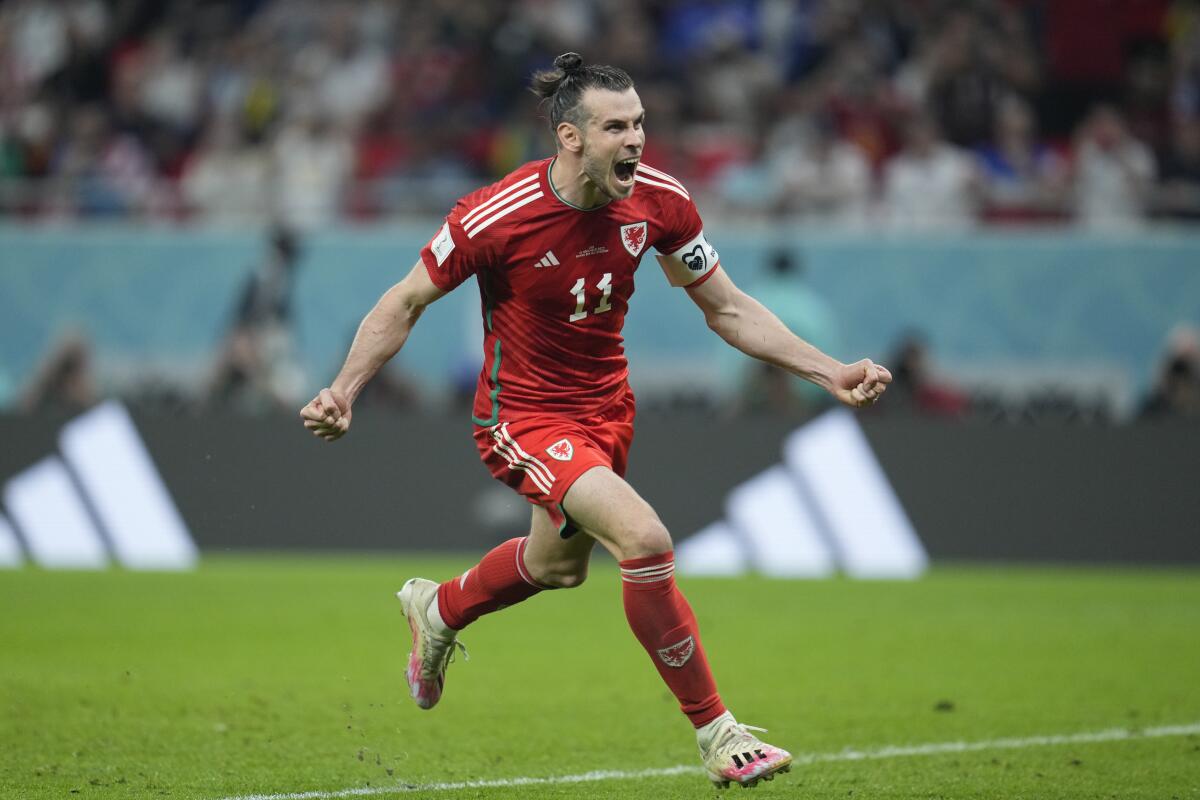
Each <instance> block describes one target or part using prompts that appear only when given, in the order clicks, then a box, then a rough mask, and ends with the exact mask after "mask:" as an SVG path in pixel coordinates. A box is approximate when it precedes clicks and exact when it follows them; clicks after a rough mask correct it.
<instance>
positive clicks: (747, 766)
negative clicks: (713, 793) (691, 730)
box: [696, 711, 792, 789]
mask: <svg viewBox="0 0 1200 800" xmlns="http://www.w3.org/2000/svg"><path fill="white" fill-rule="evenodd" d="M750 731H762V732H763V733H766V729H764V728H756V727H754V726H753V725H741V724H739V723H738V721H737V720H735V719H734V718H733V715H732V714H730V713H729V712H728V711H726V712H725V713H724V714H722V715H721V716H719V717H717V718H716V719H715V720H713V721H712V722H710V723H709V724H708V725H705V726H703V727H702V728H700V729H699V730H698V731H696V741H697V744H698V745H699V746H700V758H701V759H703V761H704V769H705V770H707V772H708V779H709V780H710V781H712V782H713V785H714V786H716V787H717V788H718V789H725V788H727V787H728V786H729V784H730V782H733V783H736V784H738V785H739V786H741V787H743V788H749V787H751V786H754V785H756V784H757V783H758V782H759V781H770V780H774V779H775V776H776V775H778V774H780V773H783V772H787V771H789V770H790V769H791V768H792V754H791V753H789V752H788V751H786V750H781V749H779V748H778V747H775V746H773V745H769V744H767V743H766V742H763V741H760V740H759V739H758V737H756V736H755V735H754V734H752V733H750Z"/></svg>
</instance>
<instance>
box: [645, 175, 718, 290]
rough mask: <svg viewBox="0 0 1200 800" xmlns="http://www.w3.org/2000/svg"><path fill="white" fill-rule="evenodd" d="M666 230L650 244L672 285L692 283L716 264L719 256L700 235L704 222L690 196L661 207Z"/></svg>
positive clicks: (702, 234)
mask: <svg viewBox="0 0 1200 800" xmlns="http://www.w3.org/2000/svg"><path fill="white" fill-rule="evenodd" d="M663 222H664V226H665V227H666V231H665V233H664V235H663V237H662V238H661V239H659V241H658V242H657V243H655V245H654V248H655V249H656V250H658V252H659V253H660V255H659V256H657V258H658V263H659V265H660V266H661V267H662V270H663V272H664V273H665V274H666V276H667V280H668V281H669V282H670V284H671V285H672V286H692V285H693V284H695V283H696V282H697V281H702V280H704V279H705V278H707V277H708V276H709V275H710V274H712V271H713V270H715V269H716V268H717V264H718V262H719V261H720V256H718V255H717V251H716V248H714V247H713V246H712V245H711V244H709V242H708V239H707V238H705V236H704V223H703V222H701V220H700V212H699V211H698V210H697V209H696V204H695V203H694V202H693V201H692V199H691V198H690V197H685V198H682V199H680V200H678V201H677V202H672V203H671V204H670V207H669V208H664V214H663Z"/></svg>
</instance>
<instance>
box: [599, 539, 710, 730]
mask: <svg viewBox="0 0 1200 800" xmlns="http://www.w3.org/2000/svg"><path fill="white" fill-rule="evenodd" d="M674 572H675V557H674V554H673V553H671V552H666V553H662V554H660V555H656V556H647V557H646V558H631V559H629V560H628V561H622V562H621V583H622V586H623V587H624V591H623V592H622V594H623V598H624V601H625V618H626V619H628V620H629V627H630V628H633V634H634V636H636V637H637V638H638V641H639V642H641V643H642V647H644V648H646V652H647V653H649V654H650V658H651V659H652V660H653V661H654V666H655V667H657V668H658V674H659V675H661V676H662V679H663V680H664V681H665V682H666V684H667V686H668V687H669V688H670V689H671V693H672V694H674V695H675V697H676V698H677V699H678V700H679V707H680V709H681V710H682V711H683V713H684V714H687V715H688V719H690V720H691V721H692V724H693V725H695V726H696V727H697V728H699V727H700V726H701V725H705V724H707V723H709V722H712V721H713V720H714V719H716V718H717V717H719V716H721V715H722V714H724V713H725V704H724V703H722V702H721V696H720V695H719V694H717V683H716V681H714V680H713V676H712V671H711V670H709V668H708V659H707V658H705V656H704V648H703V647H701V646H700V629H699V626H697V625H696V615H695V614H693V613H692V607H691V606H689V605H688V601H687V599H686V598H684V596H683V592H681V591H679V589H678V587H676V586H675V577H674Z"/></svg>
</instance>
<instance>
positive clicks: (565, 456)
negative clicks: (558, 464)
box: [546, 439, 575, 461]
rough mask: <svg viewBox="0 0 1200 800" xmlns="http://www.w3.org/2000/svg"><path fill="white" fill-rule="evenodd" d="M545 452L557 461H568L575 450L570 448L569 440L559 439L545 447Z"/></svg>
mask: <svg viewBox="0 0 1200 800" xmlns="http://www.w3.org/2000/svg"><path fill="white" fill-rule="evenodd" d="M546 452H547V453H549V454H550V457H551V458H555V459H558V460H559V461H570V460H571V457H572V456H574V455H575V448H574V447H572V446H571V442H570V440H568V439H559V440H558V441H557V442H555V443H554V444H552V445H550V446H549V447H547V448H546Z"/></svg>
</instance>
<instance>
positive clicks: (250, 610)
mask: <svg viewBox="0 0 1200 800" xmlns="http://www.w3.org/2000/svg"><path fill="white" fill-rule="evenodd" d="M468 563H469V561H468V560H467V559H428V558H402V557H391V556H388V557H382V556H381V557H372V558H365V557H345V556H337V557H328V556H312V557H273V556H255V557H231V556H222V557H210V558H207V559H206V560H205V561H204V563H203V565H202V567H201V568H200V569H199V570H198V571H196V572H195V573H191V574H183V575H161V574H133V573H128V572H123V571H110V572H103V573H48V572H43V571H39V570H33V569H26V570H22V571H15V572H4V573H0V797H4V798H61V797H71V798H74V797H80V798H86V797H93V798H160V797H174V798H198V799H199V800H216V799H217V798H225V797H231V796H245V795H251V794H263V795H274V794H280V793H303V792H315V793H338V792H342V791H344V790H347V789H353V788H363V789H370V790H380V792H379V793H378V794H373V795H371V796H375V797H383V798H387V797H414V796H420V797H440V798H447V800H453V798H463V797H489V798H492V797H497V798H542V797H564V798H566V797H569V798H580V797H605V798H609V797H611V798H654V799H655V800H667V799H668V798H696V797H713V796H716V795H717V794H718V792H716V790H713V789H711V788H710V787H709V785H708V782H707V781H706V780H705V778H704V777H703V776H702V775H701V774H699V773H698V772H687V773H683V774H676V775H660V776H653V777H645V778H641V779H631V778H624V779H610V780H603V781H595V782H588V783H573V784H572V783H545V784H526V785H511V786H504V785H492V786H479V785H471V786H466V787H462V788H458V789H453V788H445V787H443V788H430V787H429V786H428V784H433V783H448V782H449V783H454V782H476V783H477V782H487V781H496V782H498V781H502V780H504V779H521V778H531V777H533V778H542V777H548V778H552V777H554V776H562V775H571V774H580V773H587V772H590V771H593V770H616V771H622V772H630V771H637V770H642V769H663V768H669V767H674V766H676V765H689V766H691V765H696V766H698V760H697V758H696V753H695V745H694V740H693V737H692V735H691V732H690V729H689V727H688V725H687V724H686V721H685V720H684V719H683V718H682V716H680V715H679V713H678V711H677V710H676V706H675V701H674V699H673V698H671V696H670V695H669V694H668V693H667V692H666V690H665V688H664V687H663V686H662V685H661V684H660V682H659V680H658V677H657V675H656V673H655V672H654V670H653V668H652V667H651V665H650V663H649V662H648V659H647V656H646V654H645V653H644V652H643V651H642V650H641V649H640V647H639V646H638V644H637V642H636V640H635V639H634V638H633V636H632V634H631V633H630V632H629V631H628V629H627V628H626V625H625V621H624V617H623V614H622V612H621V605H620V585H619V580H618V578H617V576H616V572H615V569H614V568H613V566H612V565H611V563H609V562H603V561H598V562H597V564H596V565H595V568H594V570H593V574H592V577H591V579H590V580H589V582H588V583H587V584H586V585H585V586H583V587H582V588H580V589H575V590H571V591H559V592H555V593H552V594H544V595H542V596H539V597H536V598H534V599H533V600H531V601H529V602H527V603H525V604H523V605H521V606H519V607H516V608H513V609H509V610H507V611H505V612H502V613H500V614H497V615H494V616H491V617H485V618H484V619H483V620H481V621H480V622H479V623H478V624H476V625H475V626H473V627H472V628H471V629H470V630H469V631H467V632H466V633H465V634H464V636H463V639H464V641H465V642H466V644H467V646H468V647H469V648H470V650H471V655H472V659H471V661H469V662H465V663H464V662H462V661H461V659H460V661H459V662H458V663H456V664H454V665H453V666H452V667H451V671H450V674H449V677H448V681H447V692H446V696H445V698H444V699H443V701H442V703H441V705H439V706H438V707H437V708H436V709H434V710H433V711H429V712H423V711H420V710H418V709H417V708H416V707H415V706H414V705H412V703H411V702H410V701H409V700H408V698H407V696H406V691H405V687H404V683H403V662H404V655H405V653H406V652H407V650H408V637H407V628H406V626H405V625H404V622H403V619H402V617H401V613H400V604H399V602H397V601H396V600H395V598H394V596H393V595H394V592H395V591H396V590H397V589H399V587H400V585H401V583H402V581H403V580H404V579H405V578H406V577H409V576H411V575H417V574H419V575H424V576H426V577H431V578H438V579H441V578H445V577H448V576H450V575H453V574H455V573H456V572H458V571H460V570H461V569H463V568H465V567H466V566H467V565H468ZM1197 578H1200V574H1198V573H1197V572H1195V571H1132V570H1129V571H1127V570H1098V569H1049V568H1046V569H1029V568H1015V567H1010V568H979V567H971V568H967V567H940V568H938V569H936V570H934V571H933V572H932V573H931V574H930V575H929V576H928V577H927V578H926V579H924V580H921V581H918V582H915V583H863V582H852V581H845V580H833V581H820V582H791V581H773V580H767V579H759V578H753V579H738V580H697V579H686V578H684V579H681V581H680V583H681V585H682V586H683V588H684V590H685V591H686V592H687V594H688V596H689V599H690V600H691V602H692V605H693V606H694V607H695V609H696V612H697V616H698V617H699V619H700V623H701V629H702V631H703V633H704V638H705V643H706V646H707V649H708V653H709V658H710V660H711V662H712V664H713V668H714V670H715V672H716V675H717V680H718V683H719V685H720V687H721V690H722V694H723V696H724V697H725V700H726V702H727V703H728V704H729V705H730V707H731V708H732V709H733V710H734V711H735V713H736V714H737V715H738V717H739V718H740V719H741V720H742V721H744V722H748V723H751V724H757V725H761V726H764V727H768V728H770V729H771V732H770V734H769V735H768V736H766V737H765V738H767V739H768V740H769V741H771V742H773V743H777V744H779V745H781V746H783V747H786V748H787V749H789V750H791V751H792V752H793V753H794V754H797V755H802V754H837V753H840V752H842V751H843V750H844V749H846V748H855V749H864V750H865V749H872V748H880V747H886V746H904V745H914V744H924V743H941V742H953V741H962V742H984V741H990V740H995V739H997V738H999V737H1014V738H1017V739H1020V740H1022V741H1023V742H1024V745H1023V746H1021V747H1019V748H1013V749H996V748H992V747H986V748H984V749H979V750H973V751H966V752H958V753H940V754H938V753H932V754H924V755H912V754H905V752H904V751H895V752H893V754H892V755H890V756H889V755H888V754H887V753H886V752H884V753H880V752H878V751H876V753H875V754H876V755H880V756H884V757H879V758H871V759H863V760H851V759H847V758H845V757H842V756H837V757H835V758H834V759H833V760H817V761H815V762H813V763H809V764H807V765H800V766H798V767H797V768H796V769H795V770H794V771H793V772H792V773H791V774H789V775H786V776H783V777H781V778H780V779H779V780H776V781H774V782H773V783H770V784H763V785H762V786H760V787H759V788H756V789H754V791H755V792H756V794H755V795H747V796H748V797H749V796H753V797H760V796H761V797H785V796H786V797H805V798H843V799H844V798H859V797H863V798H989V799H991V798H1008V799H1011V798H1105V799H1107V798H1154V799H1155V800H1170V798H1197V797H1200V735H1197V734H1196V733H1190V734H1189V733H1183V734H1180V735H1172V736H1163V737H1157V738H1131V739H1127V740H1118V741H1095V742H1078V741H1076V742H1073V743H1069V744H1055V743H1051V742H1042V743H1038V742H1037V741H1036V740H1031V739H1030V738H1029V737H1038V736H1046V735H1063V734H1066V735H1069V734H1078V733H1090V732H1094V731H1101V730H1108V729H1112V728H1126V729H1132V730H1133V731H1134V732H1135V733H1136V732H1137V731H1139V730H1147V729H1153V728H1154V727H1156V726H1164V725H1191V724H1194V723H1200V580H1197ZM402 785H407V786H413V785H416V786H417V787H418V788H417V789H416V790H411V789H410V790H409V791H406V792H404V793H402V794H401V793H398V792H393V791H382V790H383V789H385V788H387V787H401V786H402ZM422 787H423V788H422ZM728 791H729V792H733V793H734V794H733V795H727V796H728V797H731V798H732V797H740V796H742V795H741V794H740V791H741V790H739V789H730V790H728ZM310 796H311V797H326V796H334V795H330V794H315V795H310ZM341 796H347V795H341Z"/></svg>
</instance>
